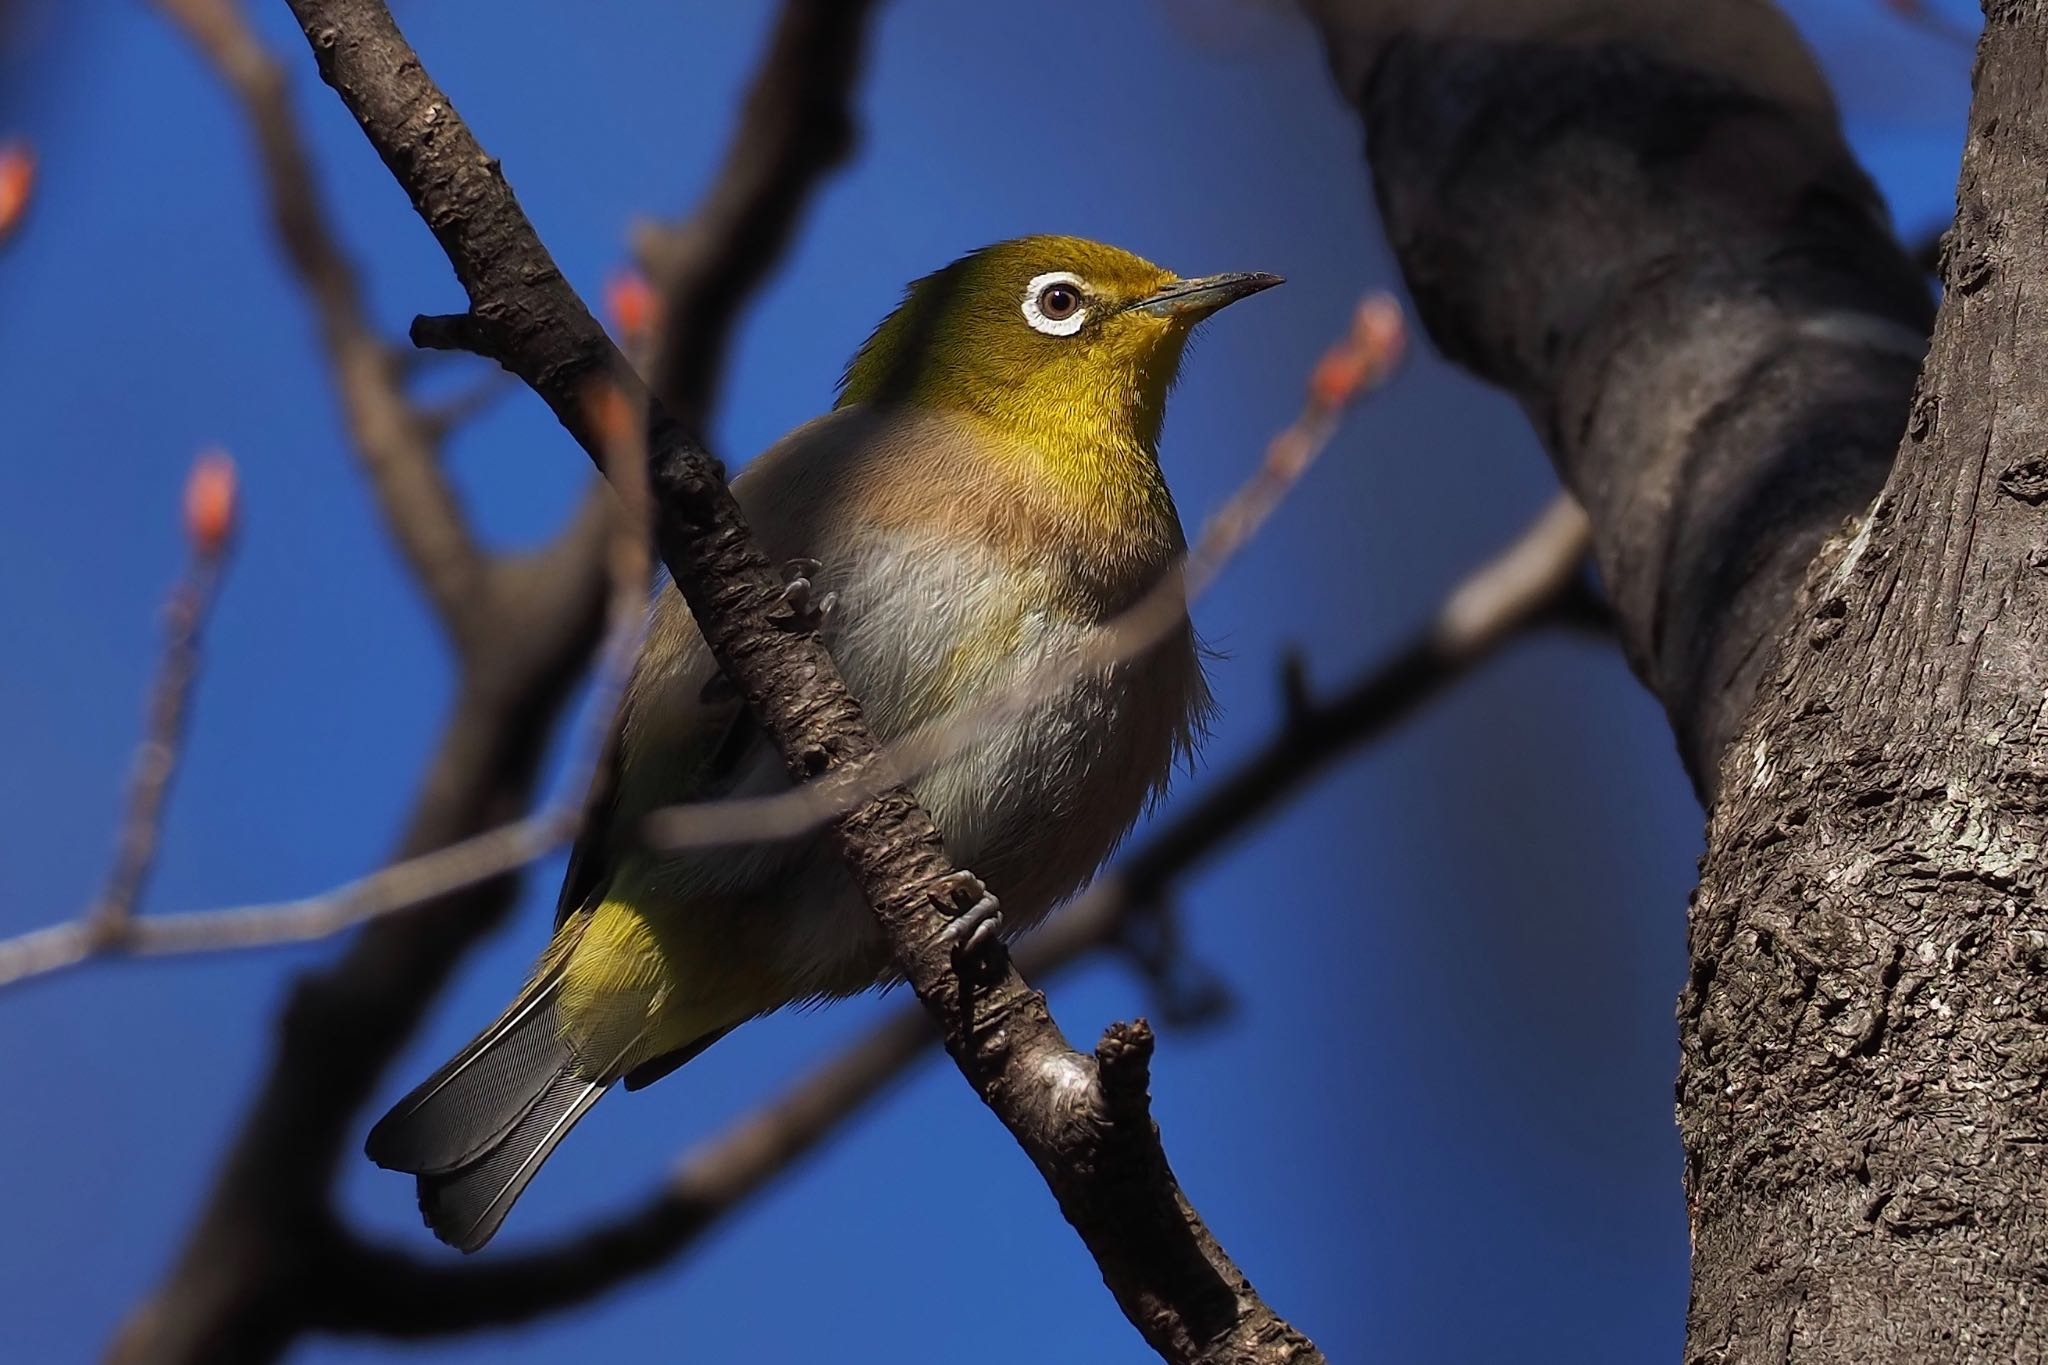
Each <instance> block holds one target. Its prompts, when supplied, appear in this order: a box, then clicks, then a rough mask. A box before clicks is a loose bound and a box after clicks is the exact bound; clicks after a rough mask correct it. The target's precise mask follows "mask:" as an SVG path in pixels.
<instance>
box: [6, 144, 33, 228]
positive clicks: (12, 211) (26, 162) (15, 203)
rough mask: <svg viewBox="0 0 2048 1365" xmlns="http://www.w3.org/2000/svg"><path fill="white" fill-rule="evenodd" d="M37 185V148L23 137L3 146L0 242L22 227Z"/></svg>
mask: <svg viewBox="0 0 2048 1365" xmlns="http://www.w3.org/2000/svg"><path fill="white" fill-rule="evenodd" d="M35 186H36V154H35V149H34V148H32V147H30V146H29V145H28V143H27V142H26V141H25V140H22V139H20V138H17V139H15V140H14V141H12V142H8V143H5V144H4V145H0V242H4V241H6V240H7V239H8V238H9V237H11V236H13V235H14V230H15V229H16V228H18V227H20V226H21V220H22V218H23V216H24V215H26V214H27V212H28V201H29V196H30V194H31V193H32V192H33V191H34V190H35Z"/></svg>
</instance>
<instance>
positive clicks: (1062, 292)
mask: <svg viewBox="0 0 2048 1365" xmlns="http://www.w3.org/2000/svg"><path fill="white" fill-rule="evenodd" d="M1080 306H1081V291H1080V290H1078V289H1076V288H1074V286H1072V285H1071V284H1049V285H1047V286H1046V287H1045V288H1044V289H1042V290H1040V291H1039V294H1038V311H1039V312H1040V313H1042V314H1044V315H1045V316H1046V317H1048V318H1051V319H1052V320H1053V321H1054V322H1060V321H1063V320H1064V319H1067V318H1070V317H1072V316H1074V311H1075V310H1076V309H1078V308H1079V307H1080Z"/></svg>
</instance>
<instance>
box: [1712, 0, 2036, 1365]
mask: <svg viewBox="0 0 2048 1365" xmlns="http://www.w3.org/2000/svg"><path fill="white" fill-rule="evenodd" d="M1986 16H1987V20H1988V28H1987V32H1986V35H1985V40H1984V47H1983V50H1982V55H1981V58H1980V63H1979V69H1978V84H1977V98H1976V106H1975V108H1974V110H1973V111H1972V114H1971V120H1970V136H1969V142H1968V146H1967V149H1966V151H1965V154H1964V159H1963V173H1962V183H1961V188H1960V192H1959V195H1958V218H1957V226H1956V228H1955V229H1954V231H1953V232H1952V234H1951V236H1950V240H1949V242H1948V244H1947V247H1946V251H1945V257H1944V275H1945V278H1946V282H1947V285H1948V293H1947V295H1946V298H1945V300H1944V302H1943V304H1942V308H1941V315H1940V318H1939V319H1938V321H1937V324H1936V327H1935V334H1934V345H1933V349H1932V351H1931V353H1930V354H1929V356H1928V362H1927V369H1926V373H1925V375H1924V376H1923V378H1922V381H1921V385H1920V389H1919V392H1918V394H1917V396H1916V398H1915V400H1914V403H1913V407H1912V413H1911V417H1910V418H1909V420H1908V423H1907V432H1906V440H1905V444H1904V445H1903V446H1902V447H1901V449H1900V452H1899V458H1898V462H1897V463H1896V464H1895V465H1894V467H1893V469H1892V474H1891V478H1890V480H1889V482H1888V483H1887V484H1886V486H1885V490H1884V492H1883V494H1882V496H1881V497H1880V498H1879V499H1878V501H1877V503H1876V504H1875V506H1874V507H1873V508H1872V509H1871V510H1870V511H1869V513H1868V514H1867V515H1866V516H1864V517H1863V518H1861V519H1859V520H1858V521H1857V522H1856V523H1855V524H1854V525H1853V526H1852V527H1851V528H1850V530H1849V532H1848V533H1847V534H1845V535H1844V536H1843V537H1841V538H1840V539H1839V540H1838V541H1836V542H1833V543H1831V544H1830V545H1829V546H1828V547H1827V549H1826V551H1825V552H1824V553H1823V554H1822V555H1821V556H1820V557H1819V559H1818V560H1817V561H1816V562H1815V564H1814V566H1813V568H1812V570H1811V571H1810V572H1809V574H1808V577H1807V587H1806V591H1805V592H1804V593H1803V594H1802V598H1801V601H1800V605H1799V610H1798V613H1797V614H1796V616H1795V617H1794V620H1793V623H1792V627H1791V629H1790V630H1788V632H1787V633H1786V636H1785V641H1784V644H1783V646H1782V647H1781V653H1780V659H1779V664H1778V667H1777V669H1776V671H1775V673H1774V675H1773V676H1772V677H1771V678H1770V679H1769V681H1768V684H1767V685H1766V686H1765V687H1764V688H1763V690H1762V691H1761V693H1760V694H1759V696H1758V698H1757V702H1756V705H1755V708H1754V709H1753V711H1752V713H1751V715H1750V718H1749V722H1748V724H1747V726H1746V728H1745V730H1744V732H1743V735H1742V737H1741V739H1740V740H1739V741H1738V742H1737V743H1736V744H1735V745H1734V746H1732V747H1731V749H1730V751H1729V752H1728V754H1727V755H1726V757H1725V759H1724V761H1723V763H1722V768H1721V799H1720V801H1719V802H1718V804H1717V805H1716V807H1715V809H1714V812H1713V819H1712V822H1711V832H1710V838H1709V845H1708V852H1707V857H1706V861H1705V864H1704V866H1703V869H1702V878H1701V885H1700V890H1699V894H1698V896H1697V897H1696V899H1695V903H1694V909H1693V917H1692V954H1693V971H1692V979H1691V982H1690V983H1689V985H1688V987H1687V989H1686V992H1685V997H1684V1000H1683V1004H1682V1007H1681V1011H1680V1026H1681V1038H1682V1042H1683V1046H1684V1060H1683V1065H1682V1070H1681V1074H1680V1082H1679V1116H1680V1120H1681V1123H1682V1126H1683V1128H1684V1131H1685V1146H1686V1158H1687V1163H1686V1164H1687V1186H1688V1189H1689V1192H1690V1204H1691V1210H1692V1225H1693V1238H1694V1245H1695V1271H1694V1288H1693V1303H1692V1318H1691V1353H1692V1357H1693V1358H1694V1359H1698V1360H1716V1361H1718V1360H1761V1359H1766V1358H1768V1359H1771V1360H1781V1359H1782V1360H1798V1361H1814V1362H1819V1361H1830V1362H1833V1361H1839V1362H1845V1365H1846V1362H1864V1361H1872V1360H1916V1361H1917V1360H2015V1361H2017V1360H2030V1359H2040V1358H2041V1356H2042V1354H2043V1352H2044V1351H2048V1296H2044V1280H2048V1159H2044V1150H2048V1149H2044V1144H2048V1104H2044V1097H2043V1091H2042V1077H2043V1074H2044V1070H2048V976H2044V973H2048V915H2044V913H2043V911H2044V909H2048V907H2044V905H2043V903H2042V891H2043V888H2044V883H2048V875H2044V865H2043V861H2042V857H2043V846H2044V843H2048V406H2044V403H2043V400H2044V397H2048V395H2044V393H2043V378H2044V376H2048V334H2044V331H2043V325H2044V322H2048V312H2044V307H2043V299H2042V294H2041V285H2042V283H2043V282H2044V281H2048V241H2044V228H2048V215H2044V213H2043V176H2044V174H2048V161H2044V156H2043V148H2044V147H2048V100H2044V98H2043V94H2044V89H2048V87H2044V81H2048V15H2044V11H2043V7H2042V6H2041V5H2040V4H2039V3H2038V0H2033V2H2031V3H2024V4H2021V3H2008V4H2003V5H1999V4H1993V5H1987V6H1986ZM2029 286H2031V287H2032V288H2033V290H2034V292H2033V294H2031V295H2029V294H2028V293H2027V290H2028V288H2029Z"/></svg>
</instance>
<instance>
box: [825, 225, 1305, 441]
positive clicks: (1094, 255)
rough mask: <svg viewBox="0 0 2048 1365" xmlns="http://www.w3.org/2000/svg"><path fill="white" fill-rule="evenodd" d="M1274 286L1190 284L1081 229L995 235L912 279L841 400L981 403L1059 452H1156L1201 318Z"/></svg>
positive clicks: (1250, 280)
mask: <svg viewBox="0 0 2048 1365" xmlns="http://www.w3.org/2000/svg"><path fill="white" fill-rule="evenodd" d="M1278 283H1280V280H1279V277H1278V276H1274V275H1256V274H1236V275H1208V276H1204V277H1202V278H1199V279H1188V280H1183V279H1181V278H1180V277H1178V276H1176V275H1174V274H1173V273H1172V272H1171V271H1167V270H1161V269H1160V268H1159V267H1158V266H1156V265H1153V264H1152V263H1151V262H1150V261H1146V260H1142V259H1140V258H1139V257H1137V256H1133V255H1132V254H1131V253H1130V252H1128V251H1121V250H1119V249H1117V248H1116V247H1113V246H1104V245H1103V244H1102V243H1100V242H1091V241H1087V240H1085V239H1083V238H1080V237H1052V236H1041V237H1019V238H1016V239H1014V240H1012V241H1008V242H999V243H997V244H996V245H994V246H988V247H983V248H982V249H981V250H979V251H976V252H972V253H970V254H969V255H966V256H963V257H961V258H960V259H959V260H957V261H955V262H953V263H952V264H951V265H949V266H947V267H945V268H944V269H943V270H940V271H938V272H936V273H934V274H931V275H927V276H925V277H924V278H923V279H921V280H917V281H915V282H914V283H912V284H911V286H910V288H909V290H908V291H907V292H906V293H905V295H904V299H903V302H902V304H901V305H900V306H899V307H898V308H897V309H896V311H895V312H893V313H891V314H890V315H889V316H888V317H887V318H886V319H884V320H883V322H882V325H881V326H879V327H877V328H876V329H875V332H874V335H873V336H870V337H869V338H868V340H867V343H866V344H865V345H863V346H862V347H861V348H860V352H859V353H858V354H857V355H855V356H854V358H853V361H852V363H851V364H849V365H848V366H847V368H846V375H845V377H844V378H843V379H842V380H841V381H840V396H839V402H840V405H841V406H844V405H846V404H849V403H875V404H893V403H905V404H914V405H920V406H928V407H937V408H946V409H950V410H954V411H960V412H966V413H971V414H973V415H975V416H978V417H980V418H982V419H983V420H985V421H988V422H990V423H992V424H994V425H995V426H997V427H998V428H1000V429H1002V430H1003V431H1005V432H1006V433H1008V434H1011V435H1015V436H1017V437H1020V438H1022V439H1023V440H1024V441H1026V442H1028V443H1030V444H1031V445H1033V446H1036V447H1037V448H1039V449H1040V450H1042V451H1044V452H1046V453H1047V454H1048V455H1051V456H1053V457H1054V458H1056V459H1062V460H1064V459H1067V458H1073V459H1075V460H1080V461H1084V462H1085V461H1086V460H1087V459H1088V456H1089V453H1090V451H1091V450H1092V449H1099V448H1100V447H1101V446H1103V445H1105V444H1108V445H1123V446H1126V447H1130V446H1135V447H1137V448H1138V449H1141V450H1143V451H1144V452H1145V453H1146V454H1148V455H1149V454H1153V453H1154V452H1156V450H1157V448H1158V442H1159V429H1160V425H1161V423H1162V421H1163V420H1164V418H1165V414H1166V394H1167V391H1168V390H1169V389H1170V388H1172V386H1173V381H1174V376H1175V375H1176V374H1177V373H1178V371H1179V369H1180V358H1181V351H1182V349H1183V348H1184V347H1185V346H1186V344H1187V339H1188V334H1189V333H1190V332H1191V331H1193V330H1194V327H1195V324H1196V323H1198V322H1200V321H1201V320H1202V319H1203V318H1206V317H1208V316H1209V315H1210V314H1211V313H1213V312H1215V311H1216V310H1217V309H1219V308H1221V307H1223V306H1224V305H1225V304H1228V303H1231V302H1233V301H1235V300H1237V299H1241V298H1243V297H1244V296H1245V295H1247V294H1254V293H1257V292H1258V291H1259V290H1261V289H1265V288H1268V287H1270V286H1272V285H1276V284H1278Z"/></svg>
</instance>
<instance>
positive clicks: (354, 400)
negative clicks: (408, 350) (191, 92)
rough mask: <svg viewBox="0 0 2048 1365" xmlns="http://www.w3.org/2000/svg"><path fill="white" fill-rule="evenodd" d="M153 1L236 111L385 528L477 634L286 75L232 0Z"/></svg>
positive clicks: (465, 579) (442, 515) (454, 549)
mask: <svg viewBox="0 0 2048 1365" xmlns="http://www.w3.org/2000/svg"><path fill="white" fill-rule="evenodd" d="M155 3H156V5H157V7H158V8H159V9H161V10H162V11H163V12H164V13H165V14H166V15H168V16H169V17H170V18H171V19H172V20H173V21H175V22H176V23H177V24H178V25H179V26H180V27H181V28H183V29H184V30H185V32H186V34H187V35H188V36H189V37H190V38H191V39H192V41H193V42H194V44H196V45H197V46H198V48H199V50H200V51H201V52H202V53H204V54H205V55H206V58H207V60H208V61H210V62H211V63H212V64H213V67H214V69H215V70H216V71H217V72H218V73H219V75H220V77H221V79H222V81H223V82H225V83H226V85H227V86H228V88H229V89H230V90H232V91H233V92H234V94H235V97H236V99H238V100H239V101H240V102H241V105H242V112H243V114H244V116H245V117H246V120H247V122H248V125H249V129H250V131H251V132H252V133H253V134H254V136H255V139H256V151H257V156H258V159H259V160H260V162H261V163H262V168H263V183H264V185H265V187H266V189H267V191H268V193H269V204H270V219H271V226H272V228H273V230H274V232H275V235H276V238H277V242H278V245H279V246H280V247H281V248H282V250H283V252H284V255H285V259H286V260H287V261H288V262H289V263H290V265H291V268H292V273H293V274H294V275H295V276H296V277H297V278H298V281H299V284H300V286H301V288H302V289H303V290H304V292H305V295H306V298H307V299H308V301H309V302H310V303H311V304H312V306H313V312H314V315H315V317H316V319H317V320H318V322H319V324H320V340H321V343H322V345H323V346H325V347H326V350H327V358H328V362H329V364H330V366H331V367H332V369H333V373H334V379H335V390H336V393H337V395H338V396H339V398H340V400H341V406H342V412H343V415H344V416H345V418H346V419H347V422H348V429H349V434H350V436H351V437H352V438H353V441H354V446H355V449H356V452H357V454H358V456H359V458H360V459H361V462H362V467H363V471H364V473H366V474H367V475H368V476H369V479H370V484H371V487H372V488H373V489H374V490H375V492H376V495H377V500H378V503H379V505H380V507H381V508H382V510H383V513H384V520H385V524H386V525H387V526H388V527H389V528H390V530H391V533H392V535H393V537H394V538H395V539H396V541H397V542H398V547H399V550H400V551H401V552H402V553H403V554H404V556H405V560H406V563H407V564H408V565H409V566H410V567H411V569H412V571H413V575H414V577H415V578H417V579H418V581H419V584H420V586H421V588H422V589H423V590H424V591H425V593H426V595H427V598H428V600H429V601H430V602H431V603H432V604H433V607H434V610H435V612H436V613H437V614H438V615H439V617H440V619H441V622H442V624H443V626H444V627H446V628H447V630H448V631H449V633H450V635H451V636H453V637H454V638H457V639H461V638H463V637H464V636H467V635H472V634H476V633H479V632H481V631H483V630H485V629H486V628H487V626H488V623H487V622H486V621H485V620H484V619H483V618H484V613H485V611H486V608H487V605H488V603H487V601H486V597H485V594H484V593H483V592H482V587H483V584H482V576H483V573H484V569H485V564H484V556H483V554H482V552H481V551H480V550H479V549H478V548H477V545H476V542H475V539H474V537H473V536H472V535H471V533H470V529H469V526H468V523H467V521H466V520H465V518H464V517H463V514H462V509H461V507H460V506H459V505H458V504H457V502H456V498H455V493H454V490H453V489H452V488H450V487H449V486H448V482H447V480H446V479H445V478H443V477H442V473H441V462H440V449H439V445H440V437H441V435H442V429H441V427H440V426H439V425H438V424H437V423H436V422H435V421H434V420H433V418H432V417H430V416H429V415H428V414H425V413H423V412H421V411H420V410H419V409H418V408H417V407H416V406H415V405H414V404H413V403H412V402H411V401H410V400H409V399H408V398H407V397H406V395H405V390H404V387H403V385H402V383H401V380H402V377H403V376H402V374H401V369H400V362H399V359H398V357H397V356H396V355H395V354H394V353H393V351H392V349H391V347H390V346H388V345H387V344H386V343H385V341H384V339H383V338H382V337H381V336H379V335H378V334H377V332H376V331H375V330H374V329H373V328H372V327H371V325H370V323H369V320H368V318H367V317H366V316H365V314H364V311H363V302H362V286H361V283H360V281H359V280H358V279H357V276H356V270H355V267H354V266H353V265H352V264H351V263H350V262H349V260H348V256H347V254H346V253H345V252H344V251H343V250H342V248H341V246H340V244H339V243H337V242H336V241H335V240H334V237H333V235H332V233H331V232H330V231H329V229H328V227H327V222H328V218H329V214H328V213H327V210H326V207H325V205H323V204H322V203H321V201H320V193H319V187H318V186H317V184H316V183H315V182H314V178H313V169H312V165H311V162H310V161H309V159H308V158H307V155H306V150H305V146H304V142H303V140H302V139H301V137H300V136H299V131H298V121H297V119H296V118H295V116H294V115H293V113H292V107H291V101H290V100H289V99H288V98H287V97H286V83H285V78H284V72H283V71H282V70H281V69H280V68H279V66H278V64H277V62H276V61H275V59H273V58H272V57H271V55H270V54H269V53H268V52H266V51H265V50H264V49H263V46H262V44H261V43H260V42H258V41H257V39H256V36H255V34H254V33H253V32H252V31H251V30H250V28H249V25H248V21H247V20H246V19H245V18H244V17H243V14H242V11H241V7H240V4H239V0H155Z"/></svg>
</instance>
